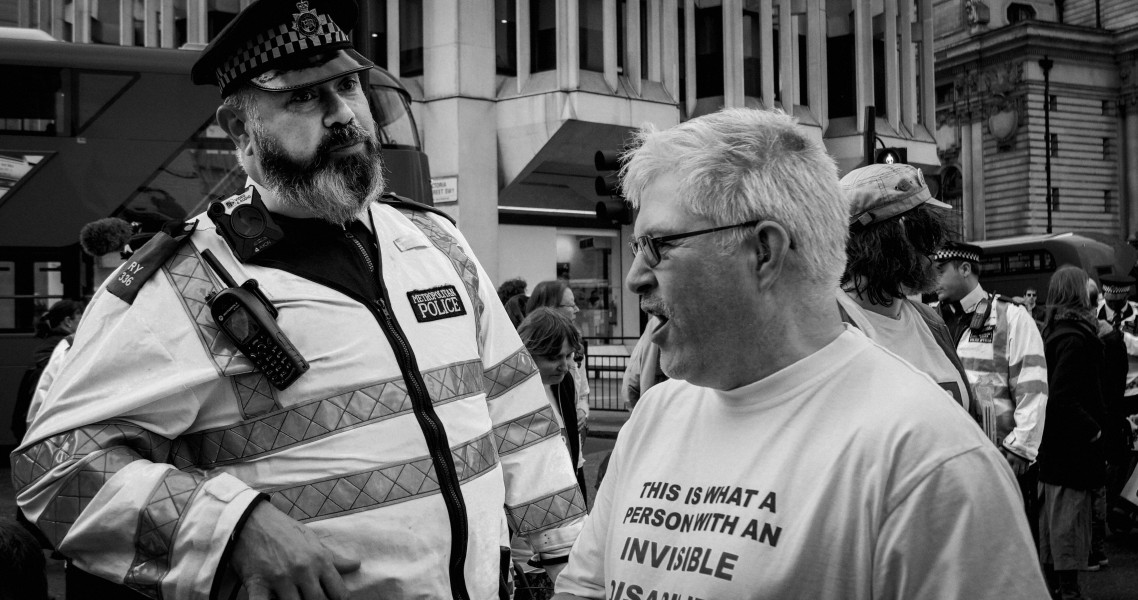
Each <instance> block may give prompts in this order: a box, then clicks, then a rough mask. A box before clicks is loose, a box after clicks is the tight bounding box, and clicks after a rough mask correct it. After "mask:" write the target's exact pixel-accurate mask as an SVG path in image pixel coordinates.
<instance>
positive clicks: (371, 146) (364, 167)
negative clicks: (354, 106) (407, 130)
mask: <svg viewBox="0 0 1138 600" xmlns="http://www.w3.org/2000/svg"><path fill="white" fill-rule="evenodd" d="M254 135H257V141H258V143H259V145H260V148H261V155H260V160H261V170H262V172H263V173H264V175H265V182H264V183H265V187H267V188H268V189H269V190H270V191H272V192H273V194H274V195H276V197H277V198H278V199H279V200H280V201H281V203H283V204H285V205H288V206H292V207H295V208H299V209H301V210H302V211H304V212H305V213H306V214H308V215H309V216H311V217H313V218H317V219H321V220H323V221H327V222H329V223H335V224H337V225H339V224H343V223H348V222H351V221H352V220H353V219H355V218H356V216H357V215H359V214H360V212H361V211H362V210H363V209H364V208H365V207H366V206H367V205H368V204H370V203H371V202H372V201H374V200H376V199H377V198H379V196H380V194H382V193H383V189H384V186H385V184H386V182H385V181H384V178H383V160H382V159H381V158H380V155H379V143H378V142H377V141H376V139H375V136H374V135H369V133H368V132H367V131H366V130H364V129H363V128H362V127H358V126H356V125H345V126H341V127H338V128H336V129H333V130H332V132H331V133H330V134H329V135H328V136H327V137H325V138H324V140H323V141H322V142H321V143H320V146H319V147H317V149H316V152H315V153H314V154H313V156H312V159H311V160H309V161H307V162H301V161H297V160H295V159H293V158H292V157H290V156H289V155H288V153H287V152H286V151H285V150H284V148H283V146H282V145H281V144H280V142H279V141H277V139H276V138H274V137H272V136H270V135H266V134H264V132H256V133H255V134H254ZM359 141H362V142H363V143H364V148H365V152H363V153H362V154H361V153H355V154H351V155H349V156H344V157H337V156H334V155H333V154H332V152H331V150H332V149H333V148H338V147H342V146H344V145H346V144H351V143H355V142H359Z"/></svg>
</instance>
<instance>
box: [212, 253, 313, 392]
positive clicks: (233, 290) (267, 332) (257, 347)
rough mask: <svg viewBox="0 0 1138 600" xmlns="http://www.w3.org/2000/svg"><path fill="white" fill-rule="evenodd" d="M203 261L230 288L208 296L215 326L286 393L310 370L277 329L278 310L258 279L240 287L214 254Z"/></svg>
mask: <svg viewBox="0 0 1138 600" xmlns="http://www.w3.org/2000/svg"><path fill="white" fill-rule="evenodd" d="M202 258H204V259H205V261H206V262H207V263H209V266H210V267H212V268H213V270H214V272H216V273H217V274H218V276H219V277H221V280H222V281H223V282H224V283H225V285H226V286H227V287H226V288H225V289H223V290H221V291H220V292H211V293H210V294H209V295H207V296H206V299H205V300H206V303H207V304H208V305H209V310H210V314H212V315H213V320H214V322H215V323H217V326H218V327H219V328H220V329H221V331H223V332H224V333H225V337H227V338H229V341H231V342H233V345H234V346H237V349H238V350H240V351H241V354H244V355H245V356H246V357H247V358H248V359H249V360H251V361H253V364H254V365H255V366H256V367H257V369H258V370H259V371H261V372H262V373H264V374H265V376H266V377H268V379H269V383H271V384H273V387H275V388H277V389H278V390H283V389H285V388H287V387H288V386H290V385H292V382H294V381H296V380H297V378H299V377H300V376H301V375H302V374H303V373H304V372H305V371H307V370H308V361H306V360H304V357H303V356H301V355H300V353H299V352H297V351H296V347H295V346H293V345H292V342H290V341H289V339H288V337H287V336H286V335H285V334H284V332H283V331H281V328H280V327H279V326H277V308H276V307H275V306H273V304H272V303H271V302H269V299H268V298H267V297H265V294H264V293H263V292H262V291H261V288H260V287H259V286H258V285H257V280H256V279H250V280H248V281H246V282H245V283H243V284H241V285H240V286H238V285H237V282H236V281H234V280H233V277H232V276H231V275H230V274H229V272H228V271H226V270H225V267H223V266H221V263H220V262H218V260H217V257H215V256H214V255H213V252H211V251H209V250H202Z"/></svg>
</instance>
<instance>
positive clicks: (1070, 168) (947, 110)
mask: <svg viewBox="0 0 1138 600" xmlns="http://www.w3.org/2000/svg"><path fill="white" fill-rule="evenodd" d="M1135 8H1136V6H1135V3H1134V2H1133V0H1066V1H1064V0H936V2H935V6H934V15H935V32H936V34H935V35H936V37H935V46H936V139H937V155H938V158H939V159H940V162H941V165H942V168H943V171H942V175H943V178H944V188H945V189H944V191H945V194H946V198H947V199H948V201H949V202H951V203H952V204H954V205H955V206H957V207H958V209H959V210H960V216H961V219H962V222H963V226H964V237H965V238H966V239H970V240H984V239H993V238H1003V237H1008V236H1014V235H1023V234H1038V233H1045V232H1049V231H1053V232H1064V231H1073V232H1078V233H1086V234H1090V235H1092V236H1097V237H1099V238H1105V239H1124V240H1130V239H1133V238H1134V236H1135V230H1136V228H1138V104H1136V100H1138V94H1136V92H1138V87H1136V82H1135V74H1138V73H1136V71H1135V59H1136V56H1138V55H1136V52H1135V50H1136V46H1138V10H1135ZM1049 202H1050V205H1049Z"/></svg>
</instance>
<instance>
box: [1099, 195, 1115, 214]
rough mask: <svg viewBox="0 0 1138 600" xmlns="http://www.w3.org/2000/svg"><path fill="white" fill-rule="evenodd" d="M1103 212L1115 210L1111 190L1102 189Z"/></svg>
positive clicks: (1109, 212) (1108, 212) (1107, 212)
mask: <svg viewBox="0 0 1138 600" xmlns="http://www.w3.org/2000/svg"><path fill="white" fill-rule="evenodd" d="M1102 212H1104V213H1106V214H1111V213H1113V212H1114V198H1113V195H1112V194H1111V193H1110V190H1103V191H1102Z"/></svg>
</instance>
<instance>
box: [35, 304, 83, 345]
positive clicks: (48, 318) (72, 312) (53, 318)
mask: <svg viewBox="0 0 1138 600" xmlns="http://www.w3.org/2000/svg"><path fill="white" fill-rule="evenodd" d="M84 307H85V305H84V304H83V302H81V301H79V300H60V301H58V302H56V303H55V304H52V305H51V308H49V309H47V312H46V313H44V315H43V316H42V317H40V320H39V322H38V323H36V337H41V338H44V337H47V336H48V335H50V334H51V332H52V330H53V329H55V328H56V327H59V324H60V323H62V322H63V320H64V319H66V318H67V317H75V316H78V315H80V314H82V312H83V309H84Z"/></svg>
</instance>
